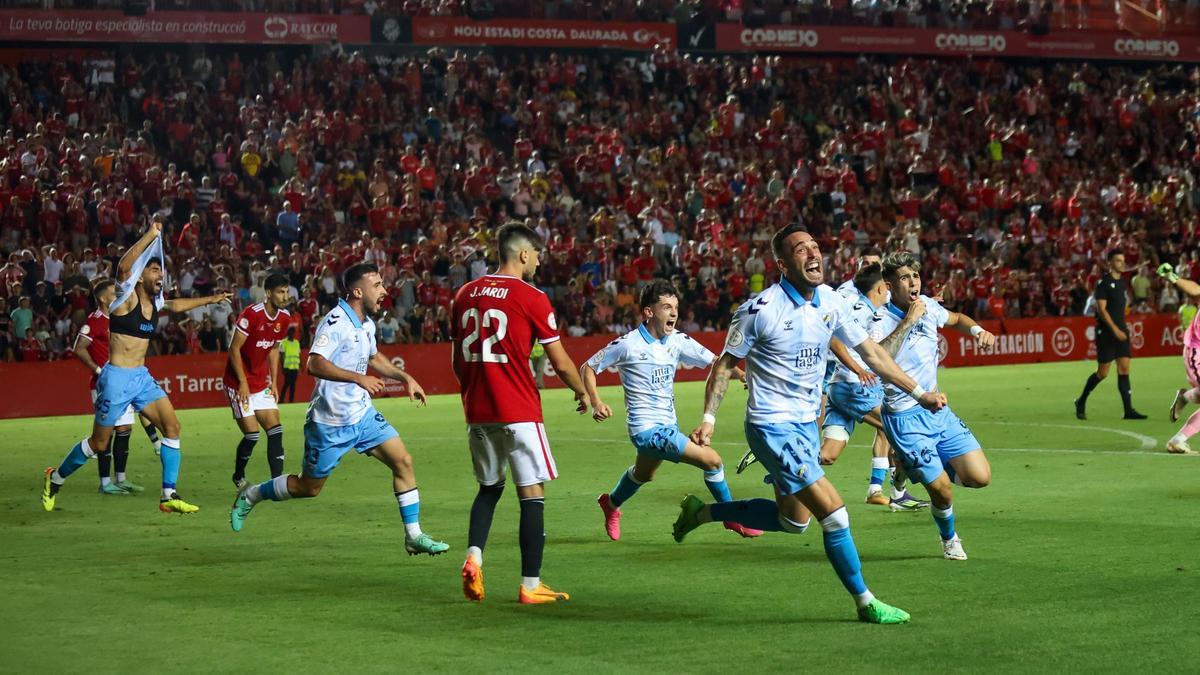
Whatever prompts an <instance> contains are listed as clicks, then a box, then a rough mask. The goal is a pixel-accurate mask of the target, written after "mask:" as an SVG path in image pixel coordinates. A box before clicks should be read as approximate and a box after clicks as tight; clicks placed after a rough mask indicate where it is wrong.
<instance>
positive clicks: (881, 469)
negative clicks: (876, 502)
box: [871, 457, 888, 490]
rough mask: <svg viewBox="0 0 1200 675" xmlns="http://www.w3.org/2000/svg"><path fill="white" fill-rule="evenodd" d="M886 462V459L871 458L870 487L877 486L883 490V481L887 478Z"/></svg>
mask: <svg viewBox="0 0 1200 675" xmlns="http://www.w3.org/2000/svg"><path fill="white" fill-rule="evenodd" d="M887 474H888V460H887V457H872V458H871V485H872V486H879V489H880V490H882V489H883V479H884V478H887Z"/></svg>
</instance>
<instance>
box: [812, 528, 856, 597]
mask: <svg viewBox="0 0 1200 675" xmlns="http://www.w3.org/2000/svg"><path fill="white" fill-rule="evenodd" d="M821 529H822V530H824V535H823V537H822V538H823V539H824V542H825V556H826V557H827V558H829V563H830V564H831V565H833V571H834V572H836V573H837V575H838V579H841V580H842V585H843V586H845V587H846V590H847V591H850V594H851V595H853V596H855V597H858V596H861V595H862V594H864V593H866V592H867V582H865V581H863V576H862V563H861V562H859V560H858V549H857V548H855V546H854V538H853V537H851V536H850V516H848V515H846V508H845V507H842V508H840V509H838V510H837V511H834V512H833V513H832V514H830V515H829V516H827V517H826V518H825V520H822V521H821Z"/></svg>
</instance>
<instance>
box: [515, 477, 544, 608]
mask: <svg viewBox="0 0 1200 675" xmlns="http://www.w3.org/2000/svg"><path fill="white" fill-rule="evenodd" d="M518 539H520V541H521V576H522V577H525V579H524V580H522V583H524V584H525V587H526V588H527V589H529V590H533V589H534V588H537V585H538V583H539V581H538V577H540V576H541V574H542V552H543V550H544V549H545V547H546V500H545V498H543V497H530V498H529V499H522V500H521V525H520V530H519V532H518ZM530 581H532V583H533V586H530V585H529V583H530Z"/></svg>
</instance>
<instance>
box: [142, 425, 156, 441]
mask: <svg viewBox="0 0 1200 675" xmlns="http://www.w3.org/2000/svg"><path fill="white" fill-rule="evenodd" d="M142 429H143V430H144V431H145V432H146V438H149V439H150V443H151V444H152V445H153V444H154V443H157V442H158V427H156V426H154V425H153V424H147V425H145V426H143V427H142Z"/></svg>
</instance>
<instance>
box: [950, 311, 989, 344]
mask: <svg viewBox="0 0 1200 675" xmlns="http://www.w3.org/2000/svg"><path fill="white" fill-rule="evenodd" d="M949 314H950V315H949V317H948V318H947V319H946V325H947V326H954V327H955V328H956V329H958V331H959V332H960V333H965V334H967V335H970V336H971V337H973V338H975V341H976V342H977V343H979V346H980V347H991V346H992V345H994V344H996V336H995V335H992V334H991V333H990V332H988V331H986V330H984V329H983V326H980V325H979V323H978V322H976V321H975V319H972V318H971V317H969V316H967V315H966V314H963V313H961V312H950V313H949Z"/></svg>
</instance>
